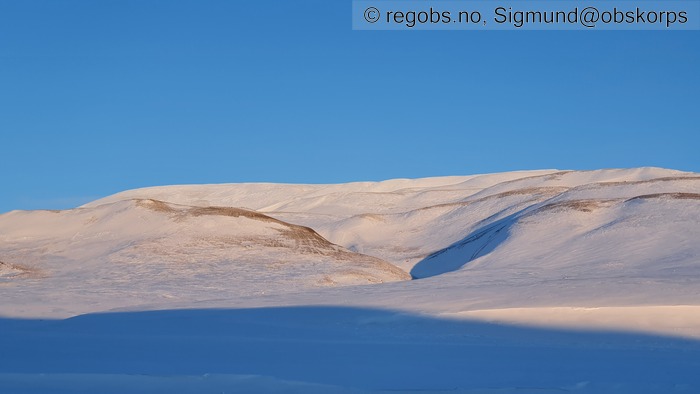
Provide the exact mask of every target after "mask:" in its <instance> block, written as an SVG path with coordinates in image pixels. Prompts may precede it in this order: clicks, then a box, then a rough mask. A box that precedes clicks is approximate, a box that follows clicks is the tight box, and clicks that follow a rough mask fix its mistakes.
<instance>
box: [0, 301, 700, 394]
mask: <svg viewBox="0 0 700 394" xmlns="http://www.w3.org/2000/svg"><path fill="white" fill-rule="evenodd" d="M0 327H1V328H2V332H3V335H2V336H0V348H2V349H3V353H2V357H0V369H2V371H3V374H1V375H0V391H2V392H22V393H28V392H37V393H38V392H47V391H49V392H66V393H76V392H85V393H87V392H103V393H104V392H107V393H118V392H132V390H134V391H133V392H178V393H180V392H185V393H187V392H198V393H221V392H227V393H228V392H294V393H306V392H331V393H335V392H341V393H342V392H364V391H373V392H404V391H409V392H416V391H417V392H465V393H549V392H574V393H620V392H624V393H650V392H658V393H669V392H686V393H692V392H697V388H698V387H700V375H698V374H697V370H698V367H699V366H700V359H699V358H698V354H700V344H698V342H693V341H687V340H680V339H671V338H668V337H660V336H647V335H639V334H629V333H616V332H605V331H603V332H592V331H588V332H582V331H571V330H568V331H567V330H554V329H541V328H540V329H534V328H523V327H516V326H506V325H497V324H488V323H482V322H478V321H474V320H465V319H446V318H435V317H430V316H420V315H415V314H408V313H400V312H396V311H390V310H379V309H369V308H342V307H292V308H255V309H221V310H177V311H172V310H171V311H153V312H124V313H110V314H96V315H84V316H79V317H76V318H72V319H68V320H62V321H40V320H30V321H22V320H19V321H18V320H9V321H8V320H0ZM47 388H48V389H50V390H47Z"/></svg>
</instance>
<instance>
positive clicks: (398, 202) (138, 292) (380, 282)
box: [0, 168, 700, 393]
mask: <svg viewBox="0 0 700 394" xmlns="http://www.w3.org/2000/svg"><path fill="white" fill-rule="evenodd" d="M698 239H700V175H699V174H695V173H684V172H679V171H673V170H665V169H658V168H638V169H629V170H600V171H556V170H544V171H523V172H510V173H502V174H488V175H477V176H465V177H442V178H427V179H417V180H391V181H386V182H366V183H350V184H341V185H277V184H234V185H190V186H168V187H156V188H146V189H138V190H132V191H126V192H123V193H119V194H116V195H114V196H110V197H107V198H105V199H102V200H98V201H95V202H93V203H90V204H87V205H86V206H83V207H80V208H77V209H74V210H68V211H60V212H53V211H33V212H20V211H15V212H11V213H8V214H4V215H0V296H2V298H3V303H2V304H1V305H0V316H4V317H5V318H4V319H0V348H1V349H3V351H2V353H1V354H0V392H45V389H46V388H47V387H51V388H55V389H56V390H57V391H58V392H61V391H62V390H63V391H65V392H81V390H82V392H95V391H100V392H110V391H108V390H107V391H105V387H107V386H108V387H114V389H113V391H111V392H124V391H129V392H153V391H165V392H217V393H220V392H229V391H239V392H240V391H246V392H268V391H281V392H356V391H366V390H371V391H380V392H381V391H387V392H394V391H397V390H398V391H402V390H414V391H415V390H418V391H427V392H441V391H448V392H469V393H471V392H498V393H501V392H506V393H510V392H527V393H529V392H561V391H564V392H569V391H571V392H591V393H594V392H595V393H599V392H635V393H637V392H697V391H698V390H700V378H698V377H697V375H698V374H697V373H696V372H695V371H697V369H698V368H699V367H700V346H699V345H698V343H699V342H697V341H698V340H700V288H699V287H698V285H697V284H698V283H700V242H698ZM409 274H410V275H409ZM411 276H413V277H414V278H417V279H418V280H409V279H410V277H411ZM212 308H216V309H212ZM138 311H140V312H138ZM103 312H109V313H103ZM73 316H77V317H73ZM20 317H22V318H26V319H28V320H21V319H18V318H20ZM71 317H72V318H71ZM46 318H69V319H67V320H43V319H46ZM110 390H111V389H110ZM139 390H140V391H139ZM188 390H190V391H188Z"/></svg>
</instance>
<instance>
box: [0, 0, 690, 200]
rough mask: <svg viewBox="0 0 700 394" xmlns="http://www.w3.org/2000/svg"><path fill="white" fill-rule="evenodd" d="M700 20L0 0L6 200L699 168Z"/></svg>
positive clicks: (0, 122)
mask: <svg viewBox="0 0 700 394" xmlns="http://www.w3.org/2000/svg"><path fill="white" fill-rule="evenodd" d="M699 135H700V31H670V32H669V31H646V32H645V31H625V32H622V31H607V32H605V31H549V32H536V31H535V32H527V31H515V32H514V31H503V32H498V31H486V32H475V31H421V32H416V31H414V32H407V31H353V30H352V29H351V2H350V1H331V0H317V1H292V0H279V1H266V0H265V1H263V0H251V1H234V0H225V1H224V0H222V1H212V0H197V1H195V0H188V1H180V0H161V1H154V0H132V1H129V0H119V1H117V0H99V1H94V0H79V1H72V0H61V1H55V0H44V1H35V0H23V1H15V0H0V154H1V155H2V157H1V159H0V212H4V211H8V210H11V209H35V208H66V207H72V206H76V205H79V204H82V203H85V202H87V201H89V200H91V199H94V198H98V197H101V196H105V195H108V194H112V193H115V192H118V191H121V190H125V189H131V188H137V187H144V186H152V185H165V184H183V183H227V182H294V183H334V182H347V181H357V180H383V179H388V178H399V177H402V178H415V177H425V176H439V175H467V174H475V173H489V172H498V171H509V170H522V169H540V168H560V169H596V168H610V167H636V166H659V167H667V168H675V169H680V170H690V171H700V153H699V151H700V149H699V148H700V137H699Z"/></svg>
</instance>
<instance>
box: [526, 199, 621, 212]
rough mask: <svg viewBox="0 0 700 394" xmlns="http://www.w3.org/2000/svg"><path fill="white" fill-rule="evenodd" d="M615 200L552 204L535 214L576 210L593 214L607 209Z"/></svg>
mask: <svg viewBox="0 0 700 394" xmlns="http://www.w3.org/2000/svg"><path fill="white" fill-rule="evenodd" d="M614 201H615V200H600V199H588V200H569V201H559V202H554V203H551V204H547V205H544V206H542V207H540V208H539V209H537V210H536V211H535V212H547V211H565V210H574V211H579V212H593V211H595V210H597V209H600V208H605V207H607V206H608V205H609V204H610V203H611V202H614Z"/></svg>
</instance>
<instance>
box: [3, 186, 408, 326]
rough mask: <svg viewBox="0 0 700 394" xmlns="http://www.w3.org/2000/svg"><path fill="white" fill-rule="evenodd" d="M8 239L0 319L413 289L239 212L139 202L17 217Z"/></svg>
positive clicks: (368, 261) (301, 233)
mask: <svg viewBox="0 0 700 394" xmlns="http://www.w3.org/2000/svg"><path fill="white" fill-rule="evenodd" d="M0 234H2V236H1V238H0V239H1V240H2V243H1V244H0V256H2V259H3V260H2V261H4V262H5V263H3V264H2V265H1V266H0V269H1V270H0V275H1V276H0V286H3V287H0V291H3V293H5V292H7V294H3V299H4V300H5V302H4V303H3V310H2V313H3V314H10V315H13V314H19V315H30V316H31V315H32V314H41V315H45V314H48V315H56V314H58V315H61V314H66V313H68V314H75V313H80V312H87V311H96V310H97V311H99V310H107V309H111V308H114V307H123V306H127V305H133V304H141V303H144V302H158V301H160V300H188V301H196V300H201V299H207V298H217V297H229V298H230V297H240V296H244V295H260V294H265V293H266V292H267V293H275V292H289V291H299V290H302V289H305V288H312V287H325V286H344V285H356V284H368V283H381V282H387V281H395V280H407V279H410V276H409V275H408V274H407V273H406V272H404V271H402V270H400V269H398V268H396V267H395V266H393V265H391V264H389V263H387V262H385V261H382V260H380V259H378V258H375V257H370V256H366V255H362V254H359V253H355V252H351V251H348V250H346V249H344V248H342V247H340V246H337V245H334V244H332V243H330V242H328V241H327V240H325V239H324V238H323V237H321V236H320V235H318V234H317V233H316V232H315V231H314V230H312V229H310V228H308V227H303V226H298V225H293V224H289V223H285V222H282V221H280V220H277V219H273V218H271V217H269V216H266V215H264V214H261V213H257V212H254V211H249V210H245V209H239V208H232V207H214V206H208V207H191V206H184V205H176V204H170V203H165V202H162V201H159V200H153V199H135V200H134V199H131V200H122V201H117V202H114V203H108V204H103V205H100V206H97V207H94V208H80V209H73V210H67V211H32V212H20V211H15V212H11V213H8V214H6V215H3V216H2V217H0ZM30 274H31V275H30ZM35 308H40V309H39V310H37V309H35Z"/></svg>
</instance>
